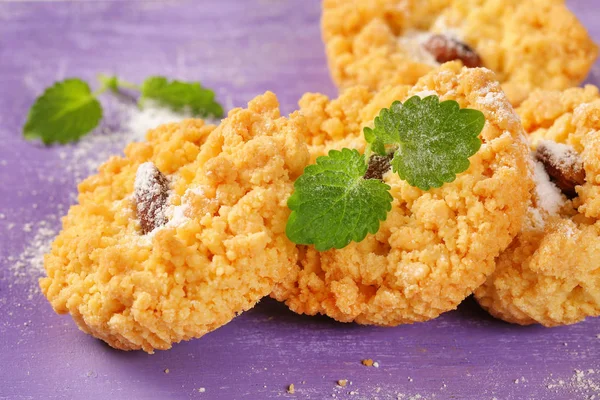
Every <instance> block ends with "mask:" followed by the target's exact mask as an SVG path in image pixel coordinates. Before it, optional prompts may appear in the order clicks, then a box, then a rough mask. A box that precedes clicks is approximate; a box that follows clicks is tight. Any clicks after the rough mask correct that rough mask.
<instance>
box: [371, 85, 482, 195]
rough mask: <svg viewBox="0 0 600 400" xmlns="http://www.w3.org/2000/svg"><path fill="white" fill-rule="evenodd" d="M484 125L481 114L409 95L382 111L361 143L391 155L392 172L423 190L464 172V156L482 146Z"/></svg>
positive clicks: (434, 98)
mask: <svg viewBox="0 0 600 400" xmlns="http://www.w3.org/2000/svg"><path fill="white" fill-rule="evenodd" d="M484 125H485V117H484V115H483V113H482V112H481V111H478V110H471V109H461V108H460V106H459V105H458V103H457V102H455V101H453V100H448V101H443V102H441V103H440V101H439V99H438V98H437V97H436V96H429V97H426V98H424V99H421V98H420V97H418V96H415V97H411V98H410V99H408V100H407V101H406V102H404V104H402V103H401V102H399V101H396V102H394V103H393V104H392V105H391V107H390V108H389V109H385V108H384V109H383V110H381V112H380V114H379V116H378V117H376V118H375V127H374V128H373V129H371V128H365V129H364V134H365V139H366V140H367V142H368V143H369V144H370V146H371V149H372V150H373V151H374V152H376V153H378V154H381V155H385V154H387V153H389V152H393V153H394V158H393V159H392V168H393V171H394V172H397V173H398V175H399V176H400V178H402V179H404V180H406V181H407V182H408V183H409V184H410V185H412V186H416V187H418V188H420V189H422V190H429V189H430V188H432V187H434V188H437V187H441V186H442V185H443V184H444V183H446V182H452V181H454V180H455V179H456V174H458V173H461V172H464V171H466V170H467V169H468V168H469V165H470V163H469V157H471V156H472V155H474V154H475V153H477V151H478V150H479V148H480V147H481V140H480V139H479V134H480V133H481V131H482V129H483V127H484Z"/></svg>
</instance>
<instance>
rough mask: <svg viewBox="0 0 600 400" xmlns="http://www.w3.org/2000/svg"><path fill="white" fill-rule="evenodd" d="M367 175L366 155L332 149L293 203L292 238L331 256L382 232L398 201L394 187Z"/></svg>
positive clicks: (308, 171)
mask: <svg viewBox="0 0 600 400" xmlns="http://www.w3.org/2000/svg"><path fill="white" fill-rule="evenodd" d="M366 171H367V164H366V162H365V156H364V155H362V154H360V153H359V152H358V151H356V150H349V149H343V150H342V151H336V150H331V151H330V152H329V155H328V156H323V157H319V158H317V163H316V164H314V165H309V166H308V167H306V168H305V170H304V174H303V175H302V176H301V177H300V178H298V179H297V180H296V182H295V183H294V189H295V190H294V193H293V194H292V196H290V198H289V200H288V207H289V208H290V209H291V210H292V213H291V214H290V217H289V219H288V223H287V228H286V233H287V236H288V238H289V239H290V240H291V241H292V242H294V243H297V244H314V245H315V248H316V249H317V250H319V251H325V250H329V249H331V248H337V249H340V248H342V247H345V246H347V245H348V244H349V243H350V242H351V241H352V240H354V241H356V242H360V241H361V240H363V239H364V238H365V236H367V233H376V232H377V230H379V223H380V221H384V220H385V219H386V216H387V213H388V211H390V210H391V207H392V206H391V202H392V200H393V199H392V196H391V195H390V193H389V190H390V187H389V186H388V185H386V184H385V183H383V182H382V181H380V180H378V179H364V178H363V176H364V175H365V173H366Z"/></svg>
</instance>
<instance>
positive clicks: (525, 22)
mask: <svg viewBox="0 0 600 400" xmlns="http://www.w3.org/2000/svg"><path fill="white" fill-rule="evenodd" d="M322 33H323V40H324V42H325V46H326V52H327V58H328V60H329V68H330V70H331V74H332V76H333V79H334V81H335V82H336V84H337V85H338V86H340V87H342V88H347V87H350V86H353V85H357V84H361V85H366V86H368V87H369V88H371V89H379V88H382V87H384V86H386V85H389V84H394V85H396V84H414V83H415V82H416V81H417V80H418V79H419V78H420V77H421V76H423V75H425V74H426V73H427V72H429V71H431V70H432V69H433V68H435V67H436V66H437V65H439V64H440V63H443V62H446V61H451V60H454V59H460V60H462V61H463V63H464V64H465V65H467V66H471V67H474V66H484V67H487V68H489V69H491V70H493V71H494V72H496V75H497V77H498V79H499V80H500V82H501V83H502V88H503V89H504V91H505V92H506V94H507V96H508V98H509V99H510V100H511V101H512V102H513V104H518V103H520V102H521V101H522V100H524V99H525V97H526V96H527V95H528V94H529V92H530V91H531V90H533V89H535V88H542V89H548V90H562V89H566V88H568V87H570V86H575V85H578V84H579V83H580V82H581V81H582V80H583V79H585V77H586V76H587V74H588V72H589V70H590V68H591V66H592V64H593V62H594V60H595V59H596V56H597V53H598V50H597V47H596V45H595V44H594V43H593V42H592V40H591V39H590V37H589V35H588V33H587V31H586V29H585V28H584V27H583V26H582V25H581V23H580V22H579V21H578V20H577V18H576V17H575V16H574V15H573V14H572V13H571V12H570V11H569V9H568V8H567V7H566V6H565V4H564V1H563V0H324V1H323V17H322Z"/></svg>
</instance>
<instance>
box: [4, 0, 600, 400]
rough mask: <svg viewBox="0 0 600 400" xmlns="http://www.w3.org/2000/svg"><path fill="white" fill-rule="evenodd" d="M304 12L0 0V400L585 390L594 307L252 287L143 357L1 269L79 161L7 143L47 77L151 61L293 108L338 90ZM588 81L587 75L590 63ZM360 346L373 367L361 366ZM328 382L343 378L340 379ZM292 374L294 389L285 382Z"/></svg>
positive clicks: (237, 101) (277, 5) (224, 93)
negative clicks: (362, 298) (215, 316)
mask: <svg viewBox="0 0 600 400" xmlns="http://www.w3.org/2000/svg"><path fill="white" fill-rule="evenodd" d="M570 6H571V7H572V9H573V10H574V11H575V12H577V13H578V15H579V16H580V17H581V19H582V20H583V21H584V22H585V23H586V25H587V26H588V28H589V29H590V30H591V31H592V33H593V35H594V36H595V38H596V39H597V40H598V41H600V27H598V26H597V25H596V21H597V20H598V18H599V17H600V6H598V2H597V1H596V0H572V1H570ZM318 20H319V3H318V2H317V1H299V0H297V1H291V0H289V1H285V0H246V1H241V0H240V1H233V0H220V1H202V2H192V1H191V0H190V1H166V0H165V1H161V2H158V1H154V2H140V1H138V2H133V1H130V2H125V1H122V2H106V1H102V2H73V3H70V2H56V3H52V4H48V3H36V2H24V3H19V2H16V3H12V2H8V3H6V2H5V3H3V4H0V234H1V235H2V240H1V241H0V268H1V269H0V359H1V360H2V367H1V368H0V398H2V399H34V398H44V399H62V398H88V399H105V398H113V399H133V398H139V399H142V398H143V399H179V398H183V399H186V398H206V399H238V398H248V399H258V398H275V397H284V398H288V397H289V398H312V399H322V398H333V397H335V398H351V399H359V398H360V399H363V398H366V399H371V398H379V399H389V398H393V399H395V398H403V399H408V398H436V399H447V398H461V399H462V398H465V399H492V398H494V397H496V398H499V399H528V398H534V399H575V398H588V397H590V396H593V395H596V394H597V393H596V392H598V390H599V389H600V384H599V383H600V361H599V356H600V320H598V319H593V320H589V321H587V322H584V323H581V324H577V325H574V326H570V327H562V328H556V329H544V328H541V327H525V328H523V327H517V326H510V325H507V324H504V323H501V322H499V321H495V320H493V319H491V318H489V317H488V316H487V315H486V314H485V313H484V312H482V311H481V310H480V309H479V308H478V307H477V306H476V305H475V304H474V302H473V301H471V300H468V301H466V302H465V304H463V305H461V307H460V308H459V309H458V310H457V311H455V312H451V313H448V314H446V315H444V316H442V317H441V318H439V319H437V320H434V321H431V322H428V323H424V324H417V325H412V326H401V327H397V328H388V329H384V328H375V327H363V326H358V325H352V324H350V325H344V324H339V323H335V322H333V321H331V320H329V319H327V318H322V317H317V318H309V317H303V316H297V315H295V314H293V313H291V312H289V311H287V309H286V308H285V307H284V306H282V305H280V304H277V303H275V302H273V301H271V300H264V301H263V302H262V303H261V304H260V305H259V306H258V307H256V308H255V309H254V310H252V311H250V312H248V313H246V314H244V315H242V316H241V317H239V318H237V319H236V320H234V321H233V322H232V323H230V324H228V325H227V326H225V327H223V328H221V329H219V330H218V331H216V332H213V333H211V334H209V335H207V336H205V337H204V338H202V339H200V340H195V341H192V342H187V343H182V344H179V345H176V346H175V347H174V348H173V349H172V350H170V351H166V352H159V353H157V354H155V355H152V356H149V355H146V354H143V353H140V352H136V353H131V352H129V353H126V352H120V351H115V350H112V349H110V348H108V347H107V346H105V345H103V344H102V343H101V342H99V341H97V340H94V339H93V338H91V337H89V336H87V335H84V334H82V333H81V332H79V331H78V330H77V328H76V327H75V325H74V324H73V322H72V321H71V319H70V318H69V317H64V316H62V317H61V316H57V315H55V314H54V313H53V312H52V310H51V308H50V306H49V305H48V303H47V302H46V301H45V299H44V298H43V297H42V296H41V295H40V294H39V293H37V292H36V291H35V287H36V282H35V278H36V276H35V274H34V273H22V274H20V275H19V274H17V275H15V273H14V270H15V268H16V267H19V266H20V265H19V260H22V259H23V257H24V256H26V257H25V258H26V259H30V258H31V257H30V256H31V255H32V252H33V253H35V252H34V251H33V250H34V249H32V247H35V245H37V242H36V241H35V240H34V239H36V237H35V236H38V237H37V238H38V239H39V238H40V236H42V237H43V236H44V233H45V232H46V231H44V230H41V231H39V223H38V222H36V221H42V220H43V221H46V224H47V225H46V226H47V227H49V229H55V228H56V227H57V226H58V224H59V221H58V220H57V218H56V216H57V215H61V214H62V213H64V212H65V209H66V207H68V205H69V204H71V203H72V201H73V197H72V194H73V193H74V191H75V181H76V179H75V175H77V174H78V172H81V171H79V167H78V166H73V165H68V163H69V160H71V159H72V158H68V157H67V158H65V157H64V154H65V153H64V152H65V150H64V149H62V148H43V147H41V146H39V145H35V144H31V143H26V142H24V141H23V140H22V139H21V136H20V127H21V124H22V122H23V120H24V118H25V115H26V112H27V109H28V107H29V106H30V105H31V103H32V101H33V99H34V98H35V96H36V95H38V94H39V93H40V91H41V90H43V88H44V87H46V86H47V85H49V84H50V83H52V82H53V81H54V80H56V79H60V78H63V77H65V76H81V77H84V78H89V79H92V78H93V77H94V76H95V74H96V73H98V72H116V73H118V74H119V75H120V76H122V77H125V78H128V79H129V80H132V81H140V80H141V79H142V78H143V77H145V76H148V75H150V74H154V73H159V74H165V75H168V76H173V77H179V78H185V79H200V80H202V81H203V82H204V83H205V84H206V85H207V86H210V87H215V88H218V93H219V97H220V98H221V99H225V101H226V102H227V103H228V104H233V105H242V104H244V103H245V102H246V101H247V100H249V99H250V98H251V97H253V96H254V95H256V94H258V93H260V92H262V91H264V90H267V89H270V90H273V91H275V92H276V93H278V95H279V97H280V100H281V102H282V106H283V109H284V111H285V112H290V111H292V110H293V109H294V108H295V102H296V100H297V99H298V98H299V97H300V95H301V94H302V93H304V92H306V91H321V92H325V93H328V94H334V93H335V90H334V87H333V85H332V84H331V82H330V79H329V77H328V74H327V69H326V64H325V58H324V55H323V48H322V44H321V42H320V38H319V28H318ZM591 81H592V82H596V83H600V72H599V70H596V72H595V73H593V74H592V77H591ZM69 151H70V150H69ZM81 161H82V160H80V162H81ZM83 161H85V160H83ZM65 171H66V172H65ZM28 224H31V225H28ZM30 228H31V229H30ZM27 257H29V258H27ZM20 267H21V268H25V269H24V271H29V270H30V269H31V268H30V267H28V266H27V265H26V266H20ZM28 268H29V269H28ZM20 271H23V270H20ZM364 358H372V359H374V360H376V361H378V362H379V364H380V367H379V368H367V367H364V366H362V365H361V363H360V360H361V359H364ZM165 369H168V370H169V373H165ZM576 369H577V370H581V371H583V372H580V373H579V375H576V373H575V372H574V370H576ZM590 369H591V370H594V371H595V373H591V372H589V371H588V370H590ZM596 376H597V377H596ZM339 379H348V380H349V381H352V384H351V385H350V384H349V385H348V386H346V387H345V388H340V387H337V386H336V381H337V380H339ZM291 383H294V384H295V388H296V393H295V394H294V395H291V394H288V393H286V387H287V385H289V384H291ZM200 388H204V390H203V391H200V390H199V389H200ZM418 396H421V397H418Z"/></svg>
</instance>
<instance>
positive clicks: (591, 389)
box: [545, 369, 600, 399]
mask: <svg viewBox="0 0 600 400" xmlns="http://www.w3.org/2000/svg"><path fill="white" fill-rule="evenodd" d="M545 385H546V388H547V389H549V390H551V391H553V392H555V393H562V394H563V395H565V397H564V398H575V396H574V395H579V396H577V398H586V399H600V397H597V396H598V395H599V394H600V371H596V370H594V369H587V370H583V369H582V370H579V369H576V370H574V371H573V375H572V376H571V377H570V378H568V379H560V378H558V379H547V380H546V382H545ZM567 393H568V394H570V396H569V395H567ZM583 396H586V397H583Z"/></svg>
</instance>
